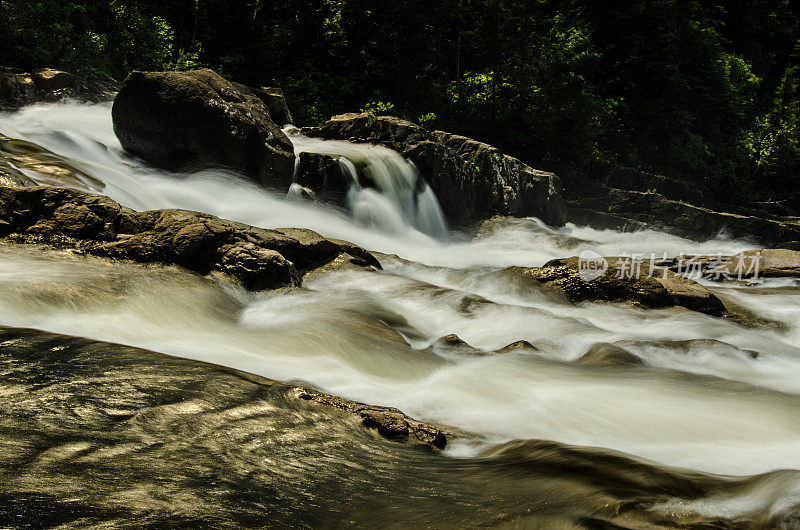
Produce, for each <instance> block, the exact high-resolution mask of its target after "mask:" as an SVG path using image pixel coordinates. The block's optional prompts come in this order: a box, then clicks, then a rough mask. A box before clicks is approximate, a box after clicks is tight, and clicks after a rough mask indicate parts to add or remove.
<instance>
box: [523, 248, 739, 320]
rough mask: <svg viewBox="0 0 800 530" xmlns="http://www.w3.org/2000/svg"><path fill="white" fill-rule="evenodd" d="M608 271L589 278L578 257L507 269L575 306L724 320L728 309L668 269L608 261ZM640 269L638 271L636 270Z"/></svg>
mask: <svg viewBox="0 0 800 530" xmlns="http://www.w3.org/2000/svg"><path fill="white" fill-rule="evenodd" d="M605 263H606V268H605V269H604V270H600V271H598V273H597V274H590V275H587V272H586V271H585V270H582V269H581V268H580V260H579V258H578V257H571V258H565V259H557V260H551V261H549V262H547V263H545V265H544V266H543V267H534V268H522V267H512V268H510V269H507V271H508V272H509V274H513V275H515V276H520V275H521V276H523V277H526V278H529V279H532V280H535V281H536V282H537V283H538V284H540V285H544V286H546V287H547V288H550V289H555V290H556V291H558V292H561V293H563V294H564V295H565V296H566V297H567V299H568V300H569V301H571V302H573V303H581V302H614V303H627V304H634V305H637V306H641V307H646V308H652V309H660V308H668V307H675V306H681V307H685V308H687V309H691V310H693V311H698V312H701V313H706V314H709V315H714V316H721V315H723V314H724V313H725V306H724V305H723V303H722V302H721V301H720V300H719V298H717V297H716V296H715V295H714V294H713V293H712V292H711V291H709V290H708V289H706V288H705V287H703V286H702V285H700V284H699V283H697V282H695V281H693V280H690V279H687V278H684V277H682V276H680V275H678V274H675V273H674V272H673V271H671V270H669V269H659V268H656V269H654V270H653V272H652V275H651V263H650V261H649V260H641V261H640V262H637V263H638V264H637V265H634V264H633V262H631V265H628V264H627V261H623V258H613V257H611V258H605ZM634 267H637V268H634Z"/></svg>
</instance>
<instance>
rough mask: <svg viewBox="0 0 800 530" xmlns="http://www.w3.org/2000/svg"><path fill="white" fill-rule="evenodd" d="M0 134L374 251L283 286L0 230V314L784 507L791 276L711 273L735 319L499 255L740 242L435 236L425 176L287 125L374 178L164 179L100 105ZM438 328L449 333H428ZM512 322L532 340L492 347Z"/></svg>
mask: <svg viewBox="0 0 800 530" xmlns="http://www.w3.org/2000/svg"><path fill="white" fill-rule="evenodd" d="M0 132H2V133H3V134H6V135H8V136H11V137H15V138H22V139H25V140H28V141H31V142H34V143H37V144H39V145H41V146H43V147H46V148H48V149H50V150H52V151H53V152H55V153H57V154H59V155H62V156H65V157H67V158H70V159H71V160H72V161H73V162H74V163H75V164H76V166H78V167H79V168H80V169H81V170H83V171H84V172H86V173H87V174H89V175H91V176H93V177H95V178H97V179H99V180H100V181H102V182H103V183H104V184H105V187H104V189H103V190H102V193H104V194H107V195H109V196H110V197H112V198H113V199H115V200H117V201H118V202H120V203H122V204H124V205H126V206H129V207H131V208H134V209H139V210H142V209H156V208H168V207H169V208H174V207H177V208H187V209H192V210H198V211H204V212H209V213H212V214H215V215H218V216H220V217H224V218H228V219H233V220H236V221H241V222H245V223H248V224H251V225H255V226H261V227H268V228H270V227H288V226H292V227H303V228H310V229H313V230H316V231H317V232H319V233H321V234H322V235H324V236H329V237H336V238H339V239H344V240H348V241H352V242H353V243H356V244H358V245H361V246H363V247H364V248H366V249H368V250H371V251H374V252H376V253H379V254H378V255H377V256H378V258H379V260H380V261H381V264H382V266H383V270H382V271H378V272H370V271H343V272H336V273H332V274H328V275H323V276H316V277H313V278H311V279H310V280H309V281H306V282H305V283H304V286H303V288H300V289H288V290H279V291H275V292H260V293H250V292H246V291H244V290H243V289H241V288H239V287H237V286H235V285H232V284H230V283H228V282H226V281H223V280H219V279H213V278H197V277H196V276H194V275H191V274H189V273H185V272H182V271H180V270H178V269H177V268H170V267H167V268H151V267H143V266H137V265H129V264H116V265H114V264H109V263H107V262H105V261H102V260H95V259H89V258H80V257H73V256H66V255H64V254H63V253H55V252H42V251H39V250H36V251H32V250H31V249H28V248H24V247H0V324H2V325H6V326H15V327H33V328H39V329H43V330H47V331H53V332H58V333H65V334H71V335H76V336H81V337H87V338H93V339H99V340H106V341H113V342H117V343H121V344H127V345H132V346H137V347H142V348H147V349H152V350H155V351H158V352H163V353H167V354H172V355H177V356H182V357H187V358H193V359H199V360H203V361H209V362H213V363H217V364H221V365H225V366H230V367H234V368H237V369H242V370H245V371H248V372H252V373H256V374H260V375H263V376H266V377H269V378H272V379H277V380H303V381H307V382H309V383H311V384H313V385H315V386H317V387H319V388H321V389H323V390H325V391H327V392H330V393H333V394H336V395H341V396H344V397H347V398H351V399H356V400H359V401H364V402H368V403H373V404H378V405H391V406H395V407H398V408H400V409H401V410H403V411H404V412H406V413H407V414H409V415H411V416H414V417H417V418H420V419H424V420H428V421H431V422H435V423H440V424H445V425H450V426H453V427H455V428H457V429H460V430H463V431H465V432H469V433H473V434H474V435H475V436H474V437H468V438H466V439H465V441H461V442H457V443H455V444H453V445H452V446H451V447H450V448H449V449H448V451H447V454H448V455H449V456H450V457H451V458H453V459H465V460H470V459H474V458H477V457H478V456H479V455H482V456H481V457H483V456H485V455H487V454H491V453H492V451H504V452H508V451H512V450H513V451H517V453H518V457H519V458H524V454H525V453H526V451H528V450H529V449H525V448H524V447H523V448H519V447H518V448H517V449H513V448H512V449H509V447H510V446H509V445H507V444H508V442H509V441H511V440H547V441H553V442H558V443H560V444H568V445H571V446H580V447H585V448H604V449H609V450H614V451H620V452H622V453H625V454H627V455H631V456H632V457H635V458H643V459H646V460H648V461H650V462H652V463H653V465H657V466H663V469H671V470H672V471H670V473H675V474H676V476H677V475H680V473H683V472H684V471H680V470H679V468H684V469H685V470H686V471H685V472H687V473H689V472H690V471H689V470H694V471H697V472H703V473H709V474H715V475H726V476H735V477H749V476H753V475H763V476H761V477H759V478H758V479H752V480H750V481H749V482H747V486H746V487H742V488H741V489H739V490H737V491H736V492H735V493H731V492H727V493H725V494H722V493H720V494H719V495H716V496H712V497H708V498H702V499H699V500H697V499H696V500H693V501H691V502H688V501H679V500H675V501H671V502H672V503H670V502H667V503H664V505H663V506H662V507H661V508H662V509H663V510H664V511H665V512H675V511H676V510H685V511H686V510H688V511H692V512H693V513H694V512H696V513H700V514H703V515H704V516H707V517H719V518H733V519H735V518H738V517H746V516H751V515H752V514H761V517H771V518H773V519H770V520H773V521H777V520H781V519H782V518H786V519H787V520H788V518H790V517H792V516H796V514H797V510H798V507H799V506H800V471H798V470H800V416H798V414H797V411H798V410H800V408H799V407H800V377H798V375H799V374H800V288H799V287H798V285H797V283H796V282H795V281H792V280H776V281H771V282H765V283H763V284H760V285H755V286H728V285H719V286H715V287H713V289H714V290H715V292H716V293H717V294H718V295H719V296H720V297H722V298H724V299H725V300H729V301H731V302H735V303H736V304H737V305H738V306H740V307H744V308H747V309H749V310H750V311H751V312H753V313H755V314H757V315H758V316H759V317H762V320H763V322H760V323H758V324H753V325H743V324H740V323H737V322H735V321H732V320H726V319H720V318H714V317H710V316H706V315H703V314H700V313H694V312H690V311H677V310H643V309H637V308H632V307H626V306H613V305H608V304H585V305H582V306H574V305H571V304H567V303H565V302H564V301H563V300H560V299H554V298H553V297H552V296H551V295H549V294H548V293H546V292H543V291H539V290H536V289H533V288H531V287H530V286H529V285H523V284H521V283H519V282H515V281H514V278H513V277H512V276H510V275H509V273H508V272H507V271H504V270H503V269H504V268H506V267H508V266H512V265H518V266H540V265H542V264H544V263H545V262H546V261H548V260H549V259H553V258H559V257H566V256H572V255H577V254H579V253H580V252H581V251H582V250H593V251H595V252H598V253H599V254H601V255H622V254H632V253H644V254H647V255H649V254H650V253H655V254H657V255H662V254H664V253H666V254H668V255H677V254H679V253H687V254H688V253H703V254H716V253H718V252H720V253H723V254H735V253H737V252H740V251H742V250H745V249H750V248H754V245H753V244H752V243H750V242H747V241H734V240H729V239H725V238H724V237H720V238H719V239H716V240H713V241H708V242H705V243H696V242H691V241H688V240H685V239H681V238H677V237H674V236H669V235H665V234H662V233H656V232H649V231H645V232H636V233H622V232H616V231H598V230H593V229H590V228H585V227H576V226H572V225H567V226H566V227H564V228H561V229H553V228H550V227H547V226H545V225H543V224H542V223H540V222H538V221H536V220H519V221H508V222H498V223H495V224H493V225H491V226H489V227H487V228H485V229H484V230H481V231H480V233H479V234H478V235H477V236H474V237H473V235H467V234H462V233H457V232H452V231H448V230H447V229H446V227H445V224H444V221H443V220H442V216H441V212H440V211H439V209H438V205H437V204H436V201H435V197H434V196H433V194H432V192H431V191H430V189H429V188H427V187H425V186H424V185H423V186H420V185H418V184H417V179H418V175H417V173H416V170H415V169H414V168H413V166H411V165H410V164H408V163H406V162H405V161H404V160H402V158H400V157H399V155H396V154H395V153H393V152H391V151H388V150H386V149H382V148H378V147H374V146H356V145H353V144H348V143H346V142H323V141H320V140H313V139H308V138H305V137H303V136H301V135H297V134H293V135H292V136H291V138H292V141H293V142H294V143H295V145H296V149H297V150H298V151H301V150H306V151H314V152H325V153H331V154H336V155H340V156H342V157H344V159H346V160H347V161H344V162H342V164H344V165H345V166H346V167H345V169H347V170H348V171H350V170H352V169H353V168H354V167H355V166H356V165H358V166H360V167H367V168H368V169H367V171H369V172H371V178H372V180H373V182H374V187H372V188H362V187H361V186H359V185H358V184H357V178H355V177H354V184H353V187H352V188H351V191H350V197H349V200H348V204H347V208H339V207H335V206H328V205H324V204H320V203H312V202H309V201H298V200H290V199H287V197H286V190H274V191H268V190H265V189H262V188H260V187H258V186H256V185H254V184H251V183H249V182H247V181H246V180H243V179H241V178H239V177H237V176H236V175H232V174H228V173H225V172H222V171H218V170H215V171H203V172H198V173H192V174H180V175H178V174H174V173H167V172H163V171H159V170H156V169H153V168H152V167H148V166H146V165H144V164H142V163H141V162H140V161H138V160H136V159H134V158H131V157H129V156H127V155H126V154H124V152H123V151H122V149H121V147H120V145H119V143H118V141H117V139H116V138H115V136H114V134H113V131H112V127H111V116H110V107H109V106H108V105H94V106H84V105H42V106H33V107H28V108H25V109H23V110H21V111H19V112H17V113H14V114H5V115H0ZM348 161H349V162H348ZM348 164H350V165H351V166H353V168H349V167H348ZM350 174H352V175H355V173H354V172H351V173H350ZM393 332H397V333H399V334H400V335H401V336H402V337H403V339H404V340H402V341H400V340H397V339H396V337H394V336H393ZM452 333H455V334H457V335H458V336H459V337H460V338H461V339H463V340H464V341H465V342H466V343H467V344H468V345H469V346H468V347H467V346H452V345H447V344H444V343H442V342H437V339H439V338H440V337H442V336H444V335H448V334H452ZM520 340H526V341H528V342H530V343H531V345H532V346H533V348H521V349H516V350H513V351H511V352H505V353H496V351H497V350H498V349H501V348H503V347H504V346H506V345H507V344H510V343H512V342H515V341H520ZM600 342H611V343H618V344H619V345H622V346H623V347H625V349H627V350H628V351H630V352H632V353H634V354H636V355H637V356H639V357H640V358H641V359H642V360H643V361H644V363H643V364H636V365H630V366H614V367H609V366H595V365H591V364H586V363H576V362H575V361H576V360H577V359H579V358H580V357H581V356H582V355H583V354H584V353H586V351H587V350H589V349H590V348H591V347H592V346H593V345H594V344H597V343H600ZM754 352H755V353H757V355H755V354H754ZM519 455H523V456H519ZM781 470H785V471H781ZM694 471H691V472H694ZM764 474H767V475H764ZM795 522H796V519H795ZM788 524H791V523H788Z"/></svg>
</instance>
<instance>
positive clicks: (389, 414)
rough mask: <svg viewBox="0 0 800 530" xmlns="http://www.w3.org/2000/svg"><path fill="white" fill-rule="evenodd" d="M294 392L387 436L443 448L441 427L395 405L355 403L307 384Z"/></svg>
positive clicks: (444, 441)
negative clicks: (347, 414) (417, 417)
mask: <svg viewBox="0 0 800 530" xmlns="http://www.w3.org/2000/svg"><path fill="white" fill-rule="evenodd" d="M294 393H295V395H296V396H297V397H299V398H300V399H304V400H306V401H311V402H313V403H319V404H322V405H326V406H329V407H336V408H339V409H342V410H346V411H348V412H350V413H353V414H356V415H358V416H359V417H360V418H361V420H362V424H363V425H364V426H365V427H369V428H372V429H376V430H377V431H378V434H380V435H381V436H383V437H384V438H388V439H389V440H394V441H397V442H403V443H410V444H412V445H422V446H426V447H430V448H435V449H444V448H445V446H446V445H447V434H446V433H445V432H444V431H443V430H442V429H440V428H438V427H435V426H433V425H430V424H428V423H423V422H420V421H417V420H415V419H412V418H409V417H408V416H406V415H405V414H403V413H402V412H401V411H399V410H398V409H396V408H392V407H378V406H375V405H367V404H364V403H358V402H355V401H350V400H347V399H344V398H340V397H336V396H331V395H330V394H323V393H322V392H318V391H316V390H314V389H311V388H307V387H300V388H297V389H296V390H295V392H294Z"/></svg>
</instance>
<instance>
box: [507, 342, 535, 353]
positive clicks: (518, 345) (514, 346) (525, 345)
mask: <svg viewBox="0 0 800 530" xmlns="http://www.w3.org/2000/svg"><path fill="white" fill-rule="evenodd" d="M538 349H539V348H537V347H536V346H534V345H533V344H531V343H530V342H528V341H527V340H518V341H516V342H512V343H511V344H508V345H506V346H503V347H502V348H500V349H499V350H497V353H509V352H513V351H517V350H538Z"/></svg>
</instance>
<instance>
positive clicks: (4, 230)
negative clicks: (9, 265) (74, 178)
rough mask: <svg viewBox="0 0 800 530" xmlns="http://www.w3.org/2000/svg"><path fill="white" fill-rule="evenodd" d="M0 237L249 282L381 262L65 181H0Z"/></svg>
mask: <svg viewBox="0 0 800 530" xmlns="http://www.w3.org/2000/svg"><path fill="white" fill-rule="evenodd" d="M0 237H10V238H12V239H14V240H17V241H23V242H43V243H48V244H55V245H58V246H61V247H66V248H73V249H76V250H79V251H81V252H85V253H87V254H92V255H97V256H105V257H109V258H115V259H127V260H132V261H137V262H141V263H161V264H174V265H180V266H182V267H185V268H187V269H189V270H192V271H195V272H198V273H200V274H207V273H210V272H214V271H216V272H220V273H223V274H226V275H228V276H230V277H232V278H234V279H235V280H238V281H239V282H241V283H242V285H244V286H245V287H246V288H247V289H250V290H261V289H269V288H274V287H281V286H287V285H299V284H300V281H301V276H302V275H303V274H304V273H305V272H306V271H309V270H313V269H315V268H317V267H320V266H323V265H325V264H327V263H329V262H331V261H333V260H335V259H337V258H340V257H341V256H342V255H344V256H345V259H346V260H349V261H351V262H353V263H357V264H358V265H360V266H373V267H377V268H380V264H379V263H378V261H377V260H376V259H375V258H374V257H373V256H372V255H371V254H369V253H368V252H367V251H365V250H364V249H362V248H360V247H357V246H355V245H353V244H351V243H347V242H344V241H338V240H332V239H325V238H323V237H322V236H320V235H319V234H317V233H316V232H312V231H311V230H304V229H298V228H286V229H278V230H265V229H262V228H256V227H252V226H248V225H245V224H242V223H236V222H233V221H227V220H225V219H220V218H218V217H215V216H213V215H208V214H204V213H198V212H191V211H187V210H152V211H146V212H135V211H133V210H130V209H128V208H125V207H122V206H120V205H119V204H117V203H116V202H114V201H113V200H111V199H109V198H108V197H105V196H102V195H92V194H88V193H83V192H80V191H76V190H71V189H67V188H56V187H34V188H14V187H5V188H0Z"/></svg>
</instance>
